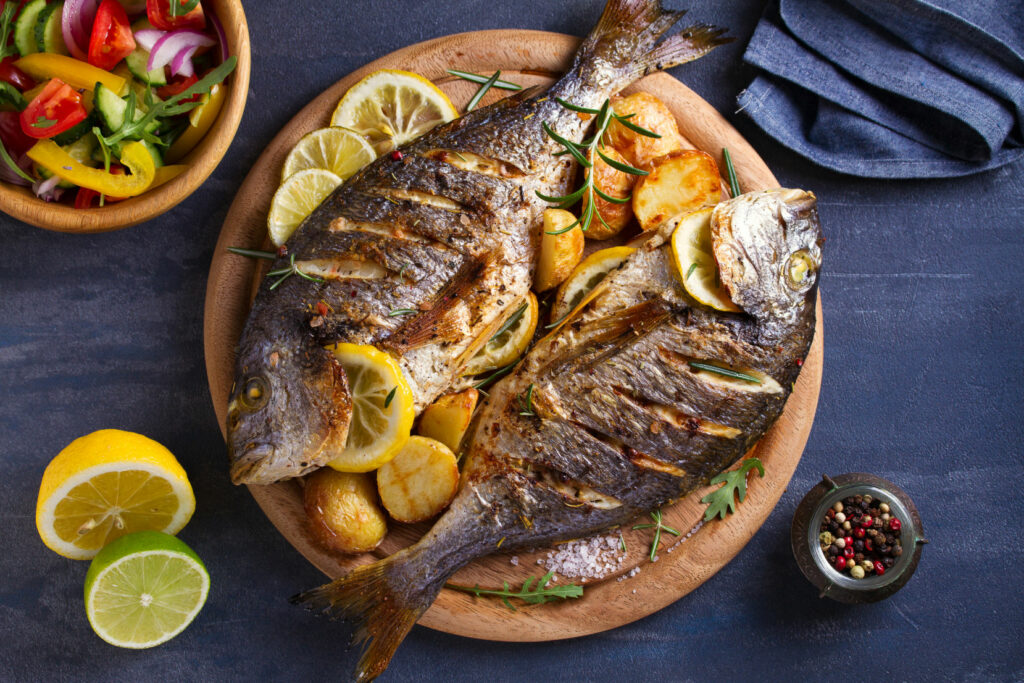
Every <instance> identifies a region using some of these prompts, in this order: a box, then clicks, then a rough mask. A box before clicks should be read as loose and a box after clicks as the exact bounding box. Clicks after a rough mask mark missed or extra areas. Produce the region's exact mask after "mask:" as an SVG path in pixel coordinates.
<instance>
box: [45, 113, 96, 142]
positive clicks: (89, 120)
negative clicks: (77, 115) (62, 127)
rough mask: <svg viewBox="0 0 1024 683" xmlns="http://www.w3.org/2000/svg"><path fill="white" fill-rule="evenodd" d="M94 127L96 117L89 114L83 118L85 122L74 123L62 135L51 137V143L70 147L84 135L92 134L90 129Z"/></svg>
mask: <svg viewBox="0 0 1024 683" xmlns="http://www.w3.org/2000/svg"><path fill="white" fill-rule="evenodd" d="M95 125H96V117H95V116H93V115H92V114H90V115H89V116H86V117H85V120H84V121H82V122H81V123H76V124H75V125H74V126H72V127H71V128H68V129H67V130H66V131H64V132H63V133H58V134H57V135H54V136H53V141H54V142H56V143H57V144H58V145H70V144H71V143H73V142H75V141H76V140H78V139H79V138H81V137H83V136H84V135H86V134H89V135H91V134H92V127H93V126H95Z"/></svg>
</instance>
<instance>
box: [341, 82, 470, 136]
mask: <svg viewBox="0 0 1024 683" xmlns="http://www.w3.org/2000/svg"><path fill="white" fill-rule="evenodd" d="M458 115H459V112H458V110H456V109H455V105H453V104H452V102H451V100H449V99H448V96H447V95H445V94H444V93H443V92H441V90H440V89H439V88H438V87H437V86H436V85H434V84H433V83H431V82H430V81H428V80H427V79H426V78H423V76H420V75H419V74H414V73H411V72H409V71H398V70H395V69H383V70H381V71H374V72H373V73H372V74H370V75H369V76H367V77H366V78H364V79H363V80H361V81H359V82H358V83H356V84H355V85H353V86H352V87H351V88H349V89H348V92H346V93H345V96H344V97H342V98H341V101H340V102H338V106H337V108H336V109H335V110H334V115H333V116H332V117H331V125H332V126H344V127H345V128H351V129H352V130H354V131H356V132H357V133H359V134H360V135H364V136H366V139H367V140H368V141H369V142H370V144H371V145H373V148H374V149H375V150H376V151H377V154H383V153H385V152H390V151H391V150H393V149H395V148H397V147H401V146H402V145H404V144H405V143H407V142H409V141H411V140H414V139H416V138H418V137H419V136H421V135H423V134H424V133H426V132H427V131H429V130H431V129H433V128H434V127H435V126H438V125H440V124H442V123H447V122H448V121H451V120H452V119H455V118H457V117H458Z"/></svg>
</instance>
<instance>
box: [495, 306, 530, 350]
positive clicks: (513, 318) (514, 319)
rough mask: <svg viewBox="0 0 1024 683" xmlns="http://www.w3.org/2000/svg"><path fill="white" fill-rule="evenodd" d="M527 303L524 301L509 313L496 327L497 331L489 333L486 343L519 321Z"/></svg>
mask: <svg viewBox="0 0 1024 683" xmlns="http://www.w3.org/2000/svg"><path fill="white" fill-rule="evenodd" d="M527 305H528V304H527V302H525V301H524V302H523V305H522V306H520V307H519V308H518V309H517V310H516V312H515V313H513V314H512V315H510V316H509V318H508V320H506V321H505V322H504V323H502V324H501V327H499V328H498V331H497V332H495V333H494V334H493V335H491V338H490V339H488V340H487V343H488V344H490V343H491V342H492V341H494V340H495V339H497V338H498V337H500V336H501V335H502V334H504V333H505V332H508V331H509V329H511V328H512V326H513V325H515V324H516V323H517V322H519V319H520V318H522V317H523V313H525V312H526V307H527Z"/></svg>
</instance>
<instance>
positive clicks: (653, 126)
mask: <svg viewBox="0 0 1024 683" xmlns="http://www.w3.org/2000/svg"><path fill="white" fill-rule="evenodd" d="M612 109H613V110H614V111H615V113H616V114H619V115H622V116H628V115H629V114H635V116H633V117H632V118H630V119H629V122H630V123H635V124H636V125H638V126H640V127H641V128H646V129H647V130H649V131H651V132H652V133H657V134H658V135H660V136H661V137H660V138H649V137H647V136H645V135H641V134H640V133H637V132H635V131H632V130H630V129H629V128H626V127H625V126H624V125H622V124H621V123H619V122H618V121H615V120H614V119H613V120H612V122H611V123H610V124H609V125H608V140H609V142H610V143H611V146H612V147H614V148H615V149H616V150H617V151H618V152H619V153H620V154H622V156H624V157H625V158H626V161H627V162H628V163H629V164H630V165H631V166H636V167H637V168H642V169H644V170H649V169H650V167H651V165H652V164H653V162H654V160H655V159H657V158H658V157H662V156H665V155H666V154H668V153H670V152H674V151H676V150H679V149H682V148H683V138H682V136H681V135H679V126H678V125H677V124H676V117H675V116H673V115H672V112H671V111H669V108H668V107H666V106H665V103H664V102H662V101H661V100H659V99H658V98H657V97H655V96H654V95H651V94H650V93H645V92H638V93H633V94H632V95H629V96H627V97H613V98H612Z"/></svg>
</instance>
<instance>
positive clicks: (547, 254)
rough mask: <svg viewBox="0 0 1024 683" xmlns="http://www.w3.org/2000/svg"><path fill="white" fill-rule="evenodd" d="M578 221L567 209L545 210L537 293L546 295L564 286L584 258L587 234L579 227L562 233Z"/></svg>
mask: <svg viewBox="0 0 1024 683" xmlns="http://www.w3.org/2000/svg"><path fill="white" fill-rule="evenodd" d="M575 220H576V216H574V215H572V214H571V213H569V212H568V211H566V210H564V209H544V234H543V235H542V236H541V241H540V258H539V260H538V261H537V272H535V273H534V275H533V288H534V289H535V290H536V291H538V292H544V291H547V290H549V289H551V288H552V287H557V286H558V285H560V284H561V283H562V281H563V280H565V278H567V277H569V274H570V273H572V271H573V268H575V267H576V264H577V263H579V262H580V259H581V258H582V257H583V231H582V230H580V229H579V226H573V228H572V229H571V230H566V231H565V232H561V231H562V230H565V228H567V227H568V226H570V225H572V223H573V222H574V221H575ZM594 222H595V223H596V222H597V219H595V220H594ZM552 233H557V234H552Z"/></svg>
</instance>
